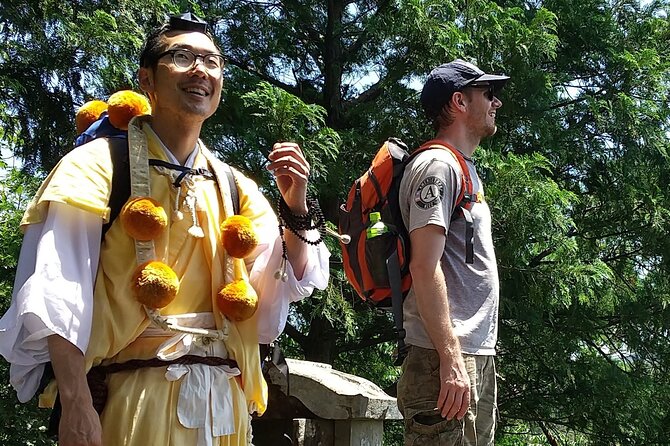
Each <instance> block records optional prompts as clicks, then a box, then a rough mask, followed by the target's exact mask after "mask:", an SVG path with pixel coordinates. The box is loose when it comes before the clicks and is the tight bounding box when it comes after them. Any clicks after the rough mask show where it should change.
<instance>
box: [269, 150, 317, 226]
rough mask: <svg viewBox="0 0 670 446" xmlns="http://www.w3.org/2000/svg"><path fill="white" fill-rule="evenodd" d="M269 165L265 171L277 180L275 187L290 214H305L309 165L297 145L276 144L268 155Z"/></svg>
mask: <svg viewBox="0 0 670 446" xmlns="http://www.w3.org/2000/svg"><path fill="white" fill-rule="evenodd" d="M268 158H269V160H270V164H268V166H267V169H268V170H269V171H271V172H272V173H273V174H274V176H275V178H276V179H277V187H278V188H279V192H280V193H281V195H282V197H284V201H285V202H286V204H287V205H288V207H289V209H291V212H293V213H295V214H306V213H307V182H308V180H309V169H310V167H309V163H308V162H307V160H306V159H305V156H304V155H303V153H302V150H300V146H298V144H295V143H292V142H278V143H276V144H275V145H274V146H273V147H272V151H271V152H270V154H269V155H268Z"/></svg>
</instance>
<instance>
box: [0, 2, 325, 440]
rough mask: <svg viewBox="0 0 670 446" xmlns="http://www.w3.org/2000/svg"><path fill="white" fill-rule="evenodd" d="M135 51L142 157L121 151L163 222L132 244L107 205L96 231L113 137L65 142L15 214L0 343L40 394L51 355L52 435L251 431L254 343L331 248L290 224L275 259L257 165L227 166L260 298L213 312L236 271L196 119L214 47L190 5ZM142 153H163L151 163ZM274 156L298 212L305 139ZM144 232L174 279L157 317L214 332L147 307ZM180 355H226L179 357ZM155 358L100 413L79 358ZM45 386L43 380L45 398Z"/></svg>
mask: <svg viewBox="0 0 670 446" xmlns="http://www.w3.org/2000/svg"><path fill="white" fill-rule="evenodd" d="M140 65H141V68H140V70H139V81H140V86H141V87H142V89H143V90H144V91H145V93H146V94H147V95H148V96H149V98H150V101H151V106H152V115H151V117H145V118H143V119H137V120H135V121H133V123H132V125H131V126H130V128H129V150H130V155H131V158H133V156H134V154H135V155H138V156H137V160H138V161H137V160H136V161H137V163H138V166H139V167H137V166H136V167H137V168H134V167H133V164H132V163H131V195H133V194H134V195H142V194H138V193H137V192H138V191H140V190H146V191H148V195H150V196H151V198H153V199H154V200H156V202H157V203H158V204H159V205H160V206H161V207H163V208H164V209H165V210H167V215H168V224H167V227H166V228H165V230H164V232H163V233H161V234H160V235H159V236H157V237H156V238H154V239H153V241H151V242H150V243H149V244H148V245H147V242H141V243H139V244H138V242H136V241H135V240H133V239H132V238H131V237H130V236H129V235H128V234H127V233H126V232H125V231H124V227H123V225H122V224H121V223H120V222H119V220H121V219H120V218H117V219H116V220H115V221H114V222H113V224H112V225H111V227H110V229H109V231H108V232H107V233H106V234H105V235H104V239H103V241H102V243H101V242H100V240H101V232H102V229H101V228H102V224H103V222H104V221H105V220H106V219H108V218H109V208H108V200H109V197H110V193H111V183H112V161H111V158H110V148H109V147H108V141H107V140H105V139H95V140H93V141H91V142H89V143H87V144H84V145H83V146H80V147H78V148H76V149H75V150H73V151H72V152H70V153H69V154H68V155H66V156H65V157H64V158H63V160H61V162H60V163H59V165H58V166H57V167H56V168H55V169H54V170H53V171H52V172H51V174H50V175H49V177H48V178H47V179H46V180H45V182H44V184H43V185H42V187H41V188H40V190H39V192H38V193H37V195H36V196H35V198H34V199H33V201H32V203H31V204H30V206H29V208H28V210H27V211H26V214H25V215H24V219H23V222H22V227H23V228H24V231H25V235H24V243H23V246H22V250H21V257H20V260H19V267H18V270H17V277H16V282H15V289H14V296H13V301H12V306H11V307H10V309H9V310H8V312H7V313H6V314H5V315H4V317H3V318H2V320H1V321H0V353H1V354H2V355H3V356H5V358H6V359H7V360H8V361H9V362H10V363H11V370H10V380H11V382H12V385H13V386H14V387H15V388H16V389H17V394H18V396H19V399H20V400H21V401H27V400H29V399H30V398H31V397H32V396H33V395H34V394H35V392H36V391H37V388H38V385H39V381H40V379H41V377H42V374H43V371H44V365H45V363H47V362H51V364H52V366H53V370H54V373H55V377H56V382H57V386H58V393H59V398H60V402H61V405H62V417H61V421H60V427H59V444H60V445H61V446H77V445H91V446H93V445H95V446H99V445H105V446H117V445H124V446H140V445H142V446H145V445H152V444H156V445H158V444H160V445H198V446H205V445H246V444H249V442H250V432H249V415H250V414H251V413H253V412H257V413H262V412H263V411H264V410H265V404H266V402H267V390H266V387H265V383H264V381H263V378H262V375H261V371H260V358H259V354H258V343H259V342H261V343H268V342H271V341H272V340H274V339H275V338H276V337H277V336H278V335H279V333H280V332H281V330H282V329H283V327H284V324H285V322H286V317H287V312H288V303H289V302H291V301H296V300H299V299H301V298H303V297H306V296H308V295H309V294H311V292H312V291H313V289H314V288H319V289H323V288H325V286H326V285H327V282H328V256H329V253H328V251H327V249H326V248H325V246H324V245H323V244H322V243H321V244H318V245H309V244H305V243H303V241H301V240H300V238H299V237H297V236H296V234H294V233H293V232H292V231H286V232H285V243H286V255H287V258H288V262H287V263H286V264H284V262H283V261H282V258H283V257H282V241H281V238H280V237H279V231H278V227H277V219H276V217H275V215H274V213H273V211H272V208H271V206H270V205H269V203H268V202H267V200H266V199H265V198H264V197H263V196H262V194H261V193H260V192H259V191H258V188H257V186H256V185H255V184H254V183H253V181H251V180H249V179H247V178H245V177H244V176H243V175H242V174H240V173H239V172H235V177H236V182H237V189H238V194H239V205H240V206H239V213H240V214H241V215H243V216H246V217H248V218H249V219H250V220H251V221H252V222H253V224H254V228H255V232H256V234H257V237H258V239H259V240H258V241H259V243H258V246H257V247H256V248H255V249H254V250H253V252H251V253H250V254H248V255H247V256H246V257H245V258H244V260H243V262H244V265H245V266H246V268H244V272H243V276H244V278H245V279H246V278H247V274H248V280H249V282H250V284H251V285H252V286H253V288H254V289H255V292H256V293H257V295H258V298H259V303H258V309H257V311H256V312H255V313H254V315H253V316H252V317H251V318H249V319H246V320H243V321H231V320H229V319H228V318H226V317H224V316H222V315H221V313H220V312H219V311H218V309H217V305H216V298H217V292H218V291H219V289H220V288H221V287H222V286H224V285H226V284H228V283H230V282H231V281H232V280H233V279H234V278H236V277H235V276H236V275H239V271H238V272H235V268H234V267H233V266H232V262H233V259H231V258H230V256H228V253H227V252H225V250H224V249H223V247H222V245H221V227H220V225H221V223H222V222H223V221H224V220H225V219H226V217H229V216H230V215H231V214H232V213H233V211H232V198H231V194H230V190H229V189H227V184H226V179H225V175H222V174H221V172H223V171H224V166H223V165H222V163H221V162H220V161H218V160H216V159H215V158H214V157H213V156H212V155H211V153H210V152H209V151H208V150H207V148H206V147H205V146H204V144H203V143H202V142H201V141H200V140H199V135H200V130H201V127H202V124H203V122H204V121H205V119H207V118H208V117H210V116H211V115H212V114H213V113H214V111H215V110H216V108H217V106H218V104H219V101H220V96H221V88H222V83H223V77H222V69H223V58H222V57H221V56H220V51H219V49H218V48H217V47H216V45H215V44H214V42H213V40H212V38H211V35H209V33H208V32H207V29H206V25H205V24H204V22H202V21H201V20H200V19H198V18H196V17H194V16H192V15H190V14H188V15H184V16H181V17H173V18H171V20H170V22H169V23H167V24H165V25H164V26H163V27H162V28H161V29H160V30H157V31H156V32H154V33H153V34H152V35H150V36H149V38H148V40H147V42H146V44H145V48H144V50H143V52H142V56H141V60H140ZM148 159H155V160H160V161H161V163H162V164H161V163H159V164H160V165H159V167H155V166H154V167H148ZM269 159H270V163H269V164H268V169H269V170H271V171H272V172H273V173H274V175H275V177H276V180H277V186H278V188H279V191H280V193H281V195H282V197H283V199H284V202H285V203H286V207H287V209H288V211H289V212H291V213H292V214H295V215H304V214H307V213H308V212H309V206H308V200H307V198H306V190H307V183H308V178H309V164H308V163H307V161H306V160H305V158H304V157H303V154H302V152H301V150H300V148H299V147H298V146H297V145H296V144H293V143H278V144H275V146H274V147H273V150H272V151H271V153H270V155H269ZM175 165H177V166H183V167H187V168H190V169H192V170H191V171H189V172H191V173H190V174H188V175H186V176H185V177H182V178H181V179H178V177H179V175H178V174H179V173H181V170H175V169H172V168H170V166H175ZM165 166H167V167H165ZM142 169H144V171H145V174H146V178H144V177H143V174H142V172H143V170H142ZM175 172H177V175H175ZM143 180H146V181H143ZM297 232H298V233H299V234H301V235H303V236H304V235H305V234H304V233H300V231H297ZM142 243H144V245H142ZM149 245H150V251H148V252H150V253H151V254H150V256H151V258H155V259H157V260H160V261H162V262H164V263H165V264H166V265H168V266H169V267H170V268H171V269H172V270H173V271H174V273H175V274H176V276H177V279H178V281H179V291H178V293H177V295H176V297H175V298H174V300H172V302H171V303H169V304H168V305H167V306H166V307H164V308H162V309H161V310H160V316H161V317H162V319H161V320H162V321H163V322H165V321H166V320H167V321H168V322H169V323H170V324H173V325H175V326H176V325H179V326H185V327H189V328H190V329H192V328H195V329H198V330H208V331H210V332H212V333H215V334H216V336H218V337H214V338H206V337H203V336H200V335H197V334H193V333H192V332H190V331H189V329H185V330H182V331H179V330H172V329H167V328H166V326H157V325H156V324H154V323H152V322H151V319H150V318H149V317H148V316H147V314H148V313H147V312H146V311H145V309H144V308H143V307H142V305H140V304H139V303H138V302H137V300H135V298H134V297H133V295H132V293H131V287H130V284H131V281H132V279H133V274H134V273H135V271H136V269H137V268H138V263H139V261H140V259H141V258H142V256H143V255H145V254H142V252H145V251H142V250H143V249H145V248H146V246H149ZM141 246H144V248H141ZM240 262H242V260H241V261H240ZM283 270H285V271H286V276H285V277H284V280H277V279H276V278H275V277H274V276H275V271H283ZM185 356H191V357H196V358H201V357H202V358H207V359H211V358H214V359H221V360H223V361H224V362H225V361H226V360H227V361H228V362H227V363H225V364H223V365H222V364H219V365H210V364H209V363H207V364H206V363H205V362H206V361H205V360H203V361H202V362H200V361H197V360H196V361H195V363H182V362H180V361H179V358H183V357H185ZM155 358H158V359H160V360H162V361H165V364H166V365H162V366H160V367H155V366H150V367H149V366H142V367H140V368H137V369H130V370H122V371H113V372H110V373H107V374H106V375H105V376H104V378H105V380H106V384H107V389H108V396H107V399H106V403H105V405H104V410H103V411H102V414H101V415H100V416H99V415H98V413H97V412H96V410H95V408H94V406H93V399H94V398H93V397H92V395H91V391H90V390H89V386H88V384H87V376H86V373H87V372H88V371H89V370H90V369H91V368H92V367H94V368H95V369H94V370H101V369H102V368H101V367H105V366H109V365H112V366H113V365H116V364H123V363H127V361H131V360H153V359H155ZM144 364H148V363H146V362H145V363H144ZM106 370H111V369H106ZM50 399H51V400H53V395H49V394H48V392H47V393H46V394H45V395H44V398H43V400H44V401H45V402H46V403H50V402H52V401H49V400H50Z"/></svg>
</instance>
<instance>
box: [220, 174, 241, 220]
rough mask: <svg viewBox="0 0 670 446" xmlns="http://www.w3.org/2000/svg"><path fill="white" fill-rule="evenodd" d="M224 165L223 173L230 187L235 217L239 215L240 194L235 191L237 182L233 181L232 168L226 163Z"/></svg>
mask: <svg viewBox="0 0 670 446" xmlns="http://www.w3.org/2000/svg"><path fill="white" fill-rule="evenodd" d="M224 164H225V166H226V167H225V168H224V171H225V172H226V178H227V179H228V185H229V186H230V199H231V201H232V202H233V210H234V211H235V214H236V215H239V213H240V193H239V191H238V190H237V181H236V180H235V172H233V168H232V167H230V166H229V165H228V164H227V163H224Z"/></svg>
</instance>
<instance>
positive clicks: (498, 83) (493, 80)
mask: <svg viewBox="0 0 670 446" xmlns="http://www.w3.org/2000/svg"><path fill="white" fill-rule="evenodd" d="M508 80H509V76H501V75H498V74H483V75H481V76H479V77H478V78H477V79H474V80H473V81H472V82H469V83H468V85H472V84H474V83H477V84H481V83H484V82H485V83H489V84H491V85H493V88H494V89H495V91H500V90H502V88H503V87H504V86H505V84H506V83H507V81H508Z"/></svg>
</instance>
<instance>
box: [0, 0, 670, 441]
mask: <svg viewBox="0 0 670 446" xmlns="http://www.w3.org/2000/svg"><path fill="white" fill-rule="evenodd" d="M669 6H670V4H669V2H668V0H658V1H654V0H652V1H645V2H638V1H632V0H622V1H616V2H614V1H612V0H583V1H579V2H577V1H574V0H544V1H543V0H533V1H520V0H497V1H490V0H469V1H450V0H394V1H392V0H377V1H371V0H351V1H346V2H345V1H343V0H328V1H325V2H316V1H302V2H298V1H294V0H284V1H281V2H273V1H271V0H235V1H232V0H217V1H208V2H199V3H198V4H197V5H194V4H190V3H189V2H170V1H169V0H152V1H150V2H148V3H147V2H142V3H139V2H137V1H134V0H125V1H116V2H111V1H108V2H104V1H103V2H98V1H96V2H93V1H79V2H73V3H67V4H63V3H55V2H52V1H48V0H41V1H38V0H35V1H27V0H24V1H18V2H12V4H11V5H7V6H5V7H4V8H3V9H2V11H0V39H2V45H1V46H0V48H1V49H0V122H1V123H2V125H1V126H0V128H2V129H3V130H2V140H1V141H2V144H1V147H2V148H3V149H11V150H12V151H13V152H14V153H15V154H16V155H17V156H20V157H21V158H22V160H23V161H24V163H25V166H26V167H25V169H26V170H30V171H32V170H37V169H40V168H41V169H45V170H46V169H49V168H50V167H51V166H52V165H53V164H54V162H55V161H56V160H57V159H58V158H59V157H60V156H61V155H62V154H63V152H64V151H66V150H68V148H69V147H70V141H72V139H73V138H74V134H73V132H74V130H73V115H74V110H75V108H76V106H77V105H79V104H81V103H82V102H83V101H84V100H86V99H89V98H91V97H106V96H107V95H108V94H109V93H111V92H113V91H114V90H116V89H120V88H125V87H128V86H133V85H135V81H134V75H133V71H134V69H135V67H136V60H137V53H138V50H139V46H140V45H141V42H142V38H141V35H142V33H143V32H144V31H146V29H148V28H149V27H151V26H152V25H154V24H155V23H158V22H160V21H161V20H162V18H163V17H164V14H165V13H167V12H176V11H179V10H185V9H187V8H191V9H193V10H194V11H195V12H196V13H199V14H200V15H202V16H204V17H206V18H207V20H209V21H210V23H211V25H212V27H213V29H214V30H215V34H216V38H217V40H218V42H219V43H220V45H221V47H222V48H223V50H224V52H225V54H226V56H227V59H228V69H227V70H226V74H225V92H224V101H223V104H222V106H221V107H220V109H219V111H218V112H217V114H216V115H215V116H214V117H213V118H212V119H211V120H210V121H209V122H208V124H207V126H206V128H205V129H204V136H203V138H204V139H205V141H207V142H208V144H209V145H210V146H211V147H212V148H213V149H215V150H217V151H218V152H219V153H220V154H221V156H222V157H224V158H225V159H227V160H229V161H231V163H232V164H235V165H238V166H240V167H242V168H244V169H245V170H247V171H248V172H249V173H250V175H252V176H253V177H254V178H255V179H256V180H257V181H258V182H259V184H261V186H262V187H263V188H264V189H265V190H267V191H268V193H269V194H270V195H272V194H273V193H275V192H273V191H274V187H272V184H271V179H270V177H269V176H268V174H267V172H265V169H264V163H265V156H264V153H265V152H266V151H267V150H268V149H269V147H271V144H272V143H274V142H275V140H277V139H292V140H296V141H299V142H300V143H301V144H302V146H303V147H304V148H305V150H306V152H307V154H308V156H309V158H310V162H311V164H312V165H313V166H314V172H315V174H314V182H313V186H312V187H313V193H315V194H317V195H318V197H319V199H320V201H321V204H322V207H323V209H324V211H325V213H326V215H327V217H328V218H329V219H330V220H331V222H333V223H335V222H336V219H337V208H338V205H339V203H340V202H341V200H342V199H343V197H344V196H345V194H346V192H347V190H348V187H349V185H350V184H351V182H352V180H353V179H354V178H355V177H356V176H358V175H360V173H361V172H363V170H364V169H365V168H366V166H367V164H368V163H369V161H370V159H371V157H372V154H373V153H374V151H375V150H376V149H377V147H378V146H379V144H380V143H381V141H383V140H384V139H385V138H387V137H389V136H400V137H402V138H403V139H404V140H405V141H406V142H408V143H409V144H410V145H414V146H416V145H417V144H419V143H420V142H421V141H422V140H425V139H427V138H428V137H429V136H430V128H429V126H428V123H427V122H426V121H425V120H424V119H423V115H422V112H421V110H420V107H419V105H418V93H417V89H418V88H420V85H421V82H422V80H423V79H424V78H425V75H426V74H427V73H428V72H429V71H430V70H431V69H432V68H433V67H435V66H436V65H438V64H441V63H444V62H446V61H449V60H452V59H454V58H456V57H461V58H466V59H469V60H472V61H474V62H476V63H477V64H478V65H479V66H480V67H481V68H482V69H484V70H485V71H487V72H504V73H506V74H508V75H510V76H511V77H512V80H511V81H510V83H509V84H508V86H507V87H506V88H505V90H503V93H502V97H501V99H502V101H503V103H504V106H503V107H502V109H500V111H499V113H498V115H497V118H498V124H499V131H498V134H497V135H495V136H494V137H493V138H490V139H489V140H486V141H484V142H483V146H482V148H481V150H479V151H478V152H476V161H477V164H478V166H479V169H480V170H481V173H482V177H483V179H484V182H485V184H486V186H487V200H488V202H489V203H490V205H491V207H492V211H493V214H494V219H495V221H494V234H495V238H496V240H495V242H496V251H497V254H498V258H499V267H500V277H501V313H500V319H501V327H500V340H499V358H498V371H499V374H500V377H501V382H500V401H499V403H500V404H499V406H500V410H501V414H502V420H503V426H502V429H501V430H500V444H506V445H516V444H529V443H531V442H537V443H542V442H544V443H545V444H552V445H554V444H594V445H595V444H620V445H628V444H667V439H668V438H670V431H669V429H670V427H669V426H670V420H669V417H670V413H669V412H668V407H670V382H669V379H668V377H667V373H665V372H666V371H667V370H668V366H670V364H669V362H670V343H669V342H668V340H667V339H668V329H669V326H670V309H668V302H669V301H670V283H669V280H670V279H668V278H669V277H670V274H669V273H670V271H669V269H670V259H669V257H668V256H669V253H670V241H669V240H670V238H669V237H668V234H667V228H668V227H670V226H669V223H670V222H669V220H670V203H669V202H668V200H669V198H668V194H667V191H668V188H669V186H670V185H669V182H670V168H669V162H668V145H669V143H668V141H669V138H668V135H669V133H668V132H669V131H670V116H669V113H670V108H669V107H668V106H667V104H668V98H670V92H669V86H670V69H669V64H670V43H669V42H670V24H669V22H668V10H669V9H670V8H669ZM4 181H5V182H7V181H8V180H7V179H5V180H4ZM12 209H13V208H12ZM12 212H14V213H16V212H18V210H17V209H13V210H12ZM13 218H15V217H13ZM8 221H9V220H8ZM3 231H4V229H3ZM8 234H10V233H8ZM12 237H16V235H12V236H11V237H9V239H8V241H7V243H9V245H8V246H17V245H16V240H18V239H16V238H14V239H12ZM10 239H11V240H13V241H10ZM12 243H13V244H12ZM328 243H329V246H330V247H331V249H332V252H333V258H332V262H331V266H332V267H333V268H332V269H333V271H332V281H331V287H329V289H328V290H326V291H325V292H322V293H317V294H316V295H315V296H314V297H313V298H311V299H307V300H306V301H304V302H302V303H301V304H300V305H298V306H296V307H295V308H294V312H293V313H292V314H291V317H290V320H289V324H288V326H287V331H286V335H285V336H284V344H285V345H287V348H288V349H289V350H291V351H293V352H294V353H295V354H297V355H301V356H304V357H306V358H307V359H313V360H321V361H325V362H329V363H334V364H335V365H336V366H337V367H340V368H342V369H345V370H348V371H352V372H354V373H358V374H360V375H363V376H366V377H368V378H371V379H373V380H374V381H376V382H378V383H380V384H382V385H383V386H389V385H391V384H392V382H393V381H394V379H395V377H396V376H397V373H398V372H397V369H395V368H393V367H392V366H391V358H390V356H391V350H392V349H393V343H392V342H386V341H392V339H393V333H392V325H391V323H390V320H389V318H388V316H387V315H380V314H377V313H374V312H370V311H368V310H366V309H365V308H364V305H363V304H362V303H361V302H360V299H359V298H358V297H357V296H355V295H354V293H353V290H352V289H351V288H350V287H348V285H347V284H346V282H345V280H344V276H343V274H342V272H341V270H340V268H339V261H340V259H339V255H338V247H337V246H336V245H335V244H334V242H333V241H332V240H329V241H328ZM5 254H6V255H7V256H8V257H7V258H6V259H5V260H4V261H3V268H5V269H3V270H2V273H3V274H5V272H6V273H7V274H6V275H3V277H2V281H3V282H2V283H3V286H4V287H5V288H4V289H5V291H4V294H2V296H3V299H5V304H8V301H7V299H8V297H7V296H8V294H7V291H6V290H7V289H8V288H7V287H8V286H9V282H10V281H11V278H10V276H11V274H12V269H13V265H14V263H13V260H12V259H13V258H14V257H13V256H15V254H16V252H15V251H11V250H8V251H7V252H6V253H5Z"/></svg>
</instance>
